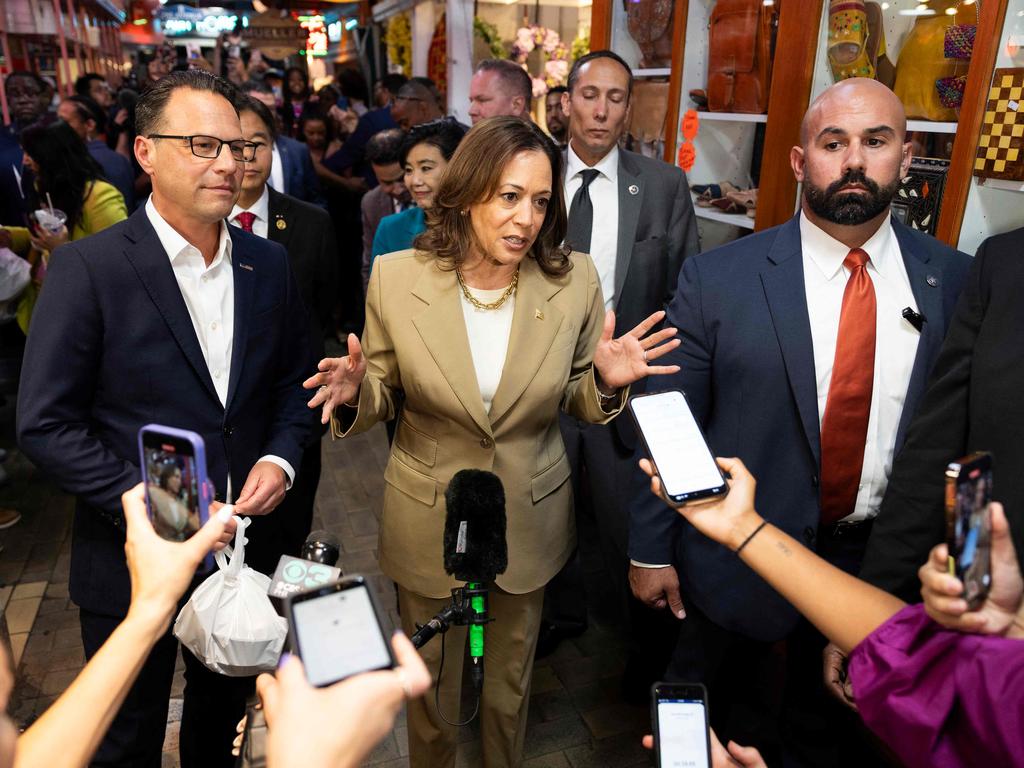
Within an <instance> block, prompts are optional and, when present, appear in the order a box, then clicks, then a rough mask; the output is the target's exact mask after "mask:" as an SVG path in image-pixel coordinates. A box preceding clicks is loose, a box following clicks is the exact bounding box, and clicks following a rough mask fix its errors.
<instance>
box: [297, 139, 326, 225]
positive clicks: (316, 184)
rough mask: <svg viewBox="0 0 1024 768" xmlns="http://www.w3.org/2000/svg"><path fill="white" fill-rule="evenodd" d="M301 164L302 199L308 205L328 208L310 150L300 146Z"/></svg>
mask: <svg viewBox="0 0 1024 768" xmlns="http://www.w3.org/2000/svg"><path fill="white" fill-rule="evenodd" d="M299 146H300V148H301V151H300V152H299V164H300V166H299V167H301V168H302V199H303V200H305V201H306V202H307V203H312V204H313V205H316V206H319V207H320V208H324V209H326V208H327V200H325V199H324V196H323V193H322V192H321V190H320V180H319V179H318V178H317V175H316V171H315V170H314V169H313V158H312V156H311V155H310V154H309V148H308V147H306V146H305V145H302V144H300V145H299Z"/></svg>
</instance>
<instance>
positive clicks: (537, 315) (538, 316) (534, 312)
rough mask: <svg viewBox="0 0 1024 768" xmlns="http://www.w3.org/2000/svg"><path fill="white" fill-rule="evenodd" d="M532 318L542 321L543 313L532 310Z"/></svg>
mask: <svg viewBox="0 0 1024 768" xmlns="http://www.w3.org/2000/svg"><path fill="white" fill-rule="evenodd" d="M533 316H534V317H536V318H537V319H538V320H543V319H544V313H543V312H541V311H540V310H539V309H535V310H533Z"/></svg>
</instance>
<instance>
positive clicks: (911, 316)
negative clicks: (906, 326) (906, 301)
mask: <svg viewBox="0 0 1024 768" xmlns="http://www.w3.org/2000/svg"><path fill="white" fill-rule="evenodd" d="M900 314H901V315H903V319H904V320H906V321H907V322H908V323H910V324H911V325H912V326H914V328H916V329H917V332H918V333H920V332H921V331H923V330H924V324H925V323H926V322H927V321H928V318H927V317H925V316H924V315H922V314H921V313H920V312H915V311H914V308H913V307H904V308H903V311H902V312H901V313H900Z"/></svg>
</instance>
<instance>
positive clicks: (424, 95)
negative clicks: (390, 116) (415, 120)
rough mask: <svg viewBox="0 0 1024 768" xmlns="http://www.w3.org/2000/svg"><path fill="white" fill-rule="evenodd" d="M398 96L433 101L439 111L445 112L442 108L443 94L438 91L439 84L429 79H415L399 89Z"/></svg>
mask: <svg viewBox="0 0 1024 768" xmlns="http://www.w3.org/2000/svg"><path fill="white" fill-rule="evenodd" d="M396 95H398V96H413V97H415V98H418V99H424V100H426V99H428V98H430V99H433V100H434V104H435V105H436V106H437V108H438V109H440V110H442V111H443V110H444V107H442V106H441V92H440V91H439V90H437V84H436V83H435V82H434V81H433V80H431V79H430V78H429V77H414V78H411V79H410V80H407V81H406V82H405V85H403V86H402V87H401V88H399V89H398V93H397V94H396Z"/></svg>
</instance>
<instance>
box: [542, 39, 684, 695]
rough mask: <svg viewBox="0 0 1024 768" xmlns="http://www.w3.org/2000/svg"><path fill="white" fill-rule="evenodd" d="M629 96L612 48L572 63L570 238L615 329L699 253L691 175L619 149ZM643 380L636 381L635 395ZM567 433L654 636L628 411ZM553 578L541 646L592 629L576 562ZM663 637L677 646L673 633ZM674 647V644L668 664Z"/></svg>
mask: <svg viewBox="0 0 1024 768" xmlns="http://www.w3.org/2000/svg"><path fill="white" fill-rule="evenodd" d="M632 91H633V73H632V71H631V70H630V68H629V66H628V65H627V64H626V62H624V61H623V60H622V59H621V58H620V57H619V56H618V55H616V54H615V53H613V52H611V51H595V52H593V53H590V54H588V55H586V56H583V57H582V58H580V59H579V60H577V61H576V63H575V64H574V65H573V68H572V71H571V72H570V73H569V82H568V92H567V93H563V94H562V108H563V111H564V112H565V113H566V114H567V115H569V132H570V134H571V139H570V141H569V145H568V147H567V149H566V171H565V179H564V183H565V195H566V200H567V201H571V205H570V207H569V230H568V234H567V236H566V243H567V244H568V245H570V246H572V247H573V248H574V249H576V250H579V251H584V252H587V253H589V254H590V255H591V257H592V258H593V260H594V263H595V265H596V266H597V271H598V274H599V275H600V278H601V290H602V292H603V294H604V300H605V306H606V308H607V309H613V310H615V315H616V320H615V325H616V332H617V333H621V332H622V330H623V329H625V330H628V329H630V328H632V327H634V326H635V325H636V324H637V323H638V322H640V320H642V319H643V318H644V317H647V316H648V315H649V314H651V313H652V312H655V311H657V310H659V309H662V308H663V307H664V306H665V305H666V304H667V303H668V302H669V301H670V300H671V299H672V295H673V292H674V290H675V285H676V280H677V277H678V275H679V270H680V268H681V266H682V264H683V260H684V259H686V258H687V257H688V256H692V255H694V254H696V253H697V251H698V248H699V246H698V242H697V223H696V218H695V215H694V212H693V204H692V203H691V200H690V191H689V187H688V185H687V183H686V176H685V175H684V174H683V172H682V171H681V170H680V169H679V168H676V167H675V166H672V165H669V164H667V163H663V162H661V161H659V160H653V159H651V158H646V157H642V156H640V155H638V154H634V153H633V152H627V151H626V150H623V149H620V148H619V146H618V141H619V138H620V137H621V136H622V133H623V131H624V130H625V127H626V122H627V118H628V116H629V109H630V98H631V96H632ZM643 387H644V383H643V382H640V383H639V384H638V385H634V387H633V392H634V393H636V392H638V391H642V390H643ZM562 436H563V438H564V439H565V444H566V449H567V451H568V455H569V461H570V462H571V464H572V467H573V483H574V490H575V492H576V493H575V498H576V500H577V524H578V527H579V526H580V524H585V523H586V522H587V519H588V518H589V517H590V516H591V515H592V516H593V520H594V523H595V524H596V531H597V536H598V540H599V542H600V547H601V551H602V554H603V556H604V560H605V563H604V564H605V568H606V569H607V571H608V573H609V576H610V578H611V585H610V586H611V588H612V590H613V592H612V594H614V599H615V602H616V603H617V604H618V607H619V608H620V613H621V612H624V611H625V610H626V607H627V605H629V611H630V614H631V621H630V622H629V624H630V628H631V633H632V634H633V636H634V637H639V636H641V635H649V634H650V632H649V630H650V626H649V622H648V620H649V619H650V620H654V621H656V620H658V618H660V617H657V618H655V617H652V616H646V615H645V614H644V611H645V610H646V609H645V608H643V607H642V606H640V605H639V603H637V602H636V601H633V600H632V598H631V596H630V592H629V586H628V582H627V574H628V567H629V560H628V557H627V543H628V535H629V512H628V511H629V500H630V493H629V488H630V483H631V482H633V479H634V476H635V469H636V467H635V465H634V463H633V451H634V448H635V446H636V436H635V434H634V433H633V426H632V424H631V423H630V421H629V419H625V418H623V419H616V420H615V422H613V423H612V424H610V425H607V426H605V425H590V424H583V423H581V422H579V421H578V420H576V419H571V418H568V417H565V416H563V418H562ZM575 570H576V571H577V573H578V569H575ZM553 585H554V586H552V585H549V587H548V592H547V598H548V611H547V621H548V623H547V624H546V625H545V626H544V627H542V630H541V638H542V640H541V642H542V645H541V647H540V652H544V651H548V650H549V649H551V648H552V647H553V646H554V644H556V643H557V640H558V639H560V637H561V636H566V635H571V634H573V633H578V632H580V631H582V630H583V629H584V628H585V627H586V621H587V614H586V599H585V595H584V593H583V588H582V579H581V578H580V577H579V576H578V575H577V574H576V573H573V569H572V568H571V567H570V569H569V570H568V571H563V574H561V575H560V576H559V577H558V578H557V579H556V581H555V582H553ZM602 587H604V585H596V584H592V585H590V588H591V590H592V591H593V592H595V593H598V592H600V593H606V592H607V588H606V587H605V588H602ZM659 634H661V635H663V633H659ZM666 643H667V644H668V645H669V646H670V645H671V642H670V640H666ZM668 652H669V648H666V649H665V658H666V660H667V654H668ZM653 655H654V654H652V653H651V649H650V647H649V646H648V647H647V648H646V649H645V651H644V652H643V656H646V657H647V658H650V657H651V656H653ZM643 656H641V655H640V654H637V655H636V657H635V658H637V659H640V658H642V657H643ZM652 674H656V673H653V672H652ZM647 676H648V675H647V674H646V670H643V669H631V670H630V675H629V677H630V678H631V679H632V680H634V681H639V680H642V679H643V678H644V677H647ZM638 685H642V684H641V683H638Z"/></svg>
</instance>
